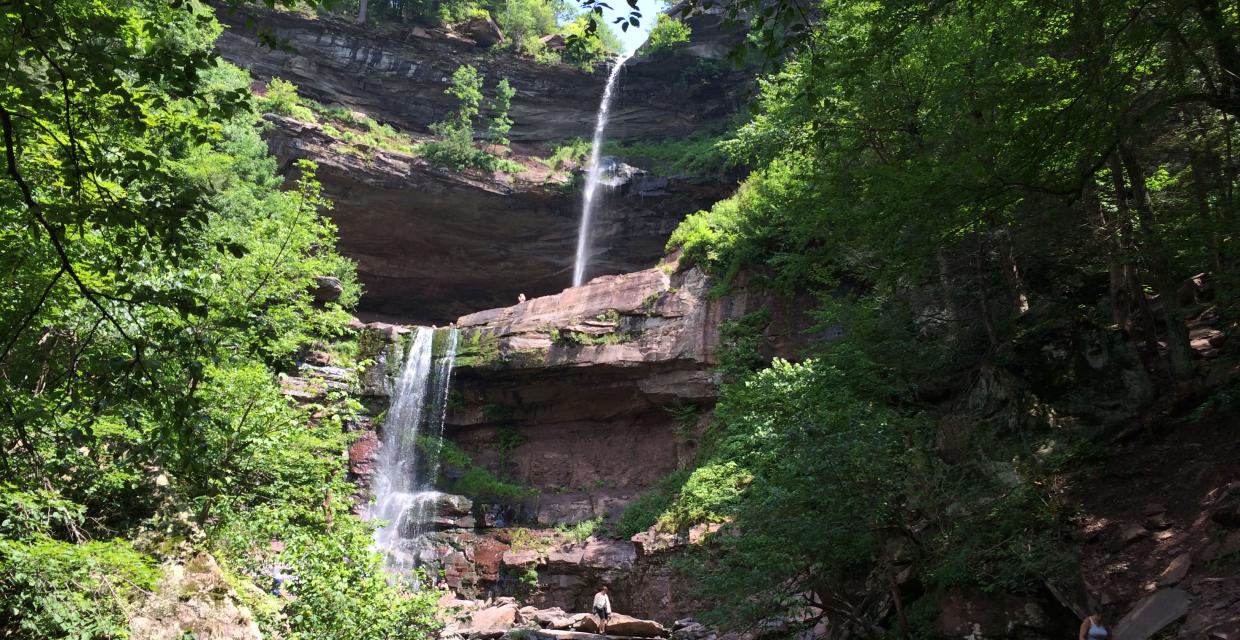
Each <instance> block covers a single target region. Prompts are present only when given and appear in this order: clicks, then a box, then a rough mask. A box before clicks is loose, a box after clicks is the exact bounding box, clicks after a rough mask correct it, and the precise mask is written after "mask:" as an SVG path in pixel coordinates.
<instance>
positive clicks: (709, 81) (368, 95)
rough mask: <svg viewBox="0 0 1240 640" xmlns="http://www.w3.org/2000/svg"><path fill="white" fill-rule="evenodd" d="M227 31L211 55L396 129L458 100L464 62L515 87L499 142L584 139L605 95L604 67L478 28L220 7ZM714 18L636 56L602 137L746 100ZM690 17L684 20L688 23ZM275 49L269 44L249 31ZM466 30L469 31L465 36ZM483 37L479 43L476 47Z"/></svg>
mask: <svg viewBox="0 0 1240 640" xmlns="http://www.w3.org/2000/svg"><path fill="white" fill-rule="evenodd" d="M220 19H221V20H222V21H223V22H224V23H225V24H226V25H227V26H228V28H227V29H226V30H225V31H224V33H223V34H222V35H221V36H220V38H219V40H218V41H217V43H216V47H217V48H218V49H219V51H220V53H221V55H223V56H224V57H225V58H226V59H228V60H230V61H232V62H233V63H235V64H237V65H238V66H241V67H243V68H246V69H249V70H250V73H251V74H253V75H254V77H255V78H257V79H260V80H268V79H270V78H272V77H280V78H284V79H286V80H290V81H292V82H293V83H295V84H297V85H298V86H299V87H300V88H301V89H302V91H303V92H304V93H305V94H306V95H308V96H309V97H311V98H313V99H315V100H317V101H319V102H322V103H324V104H333V105H340V106H343V107H346V108H348V109H351V110H355V111H361V112H364V113H366V114H369V115H370V116H371V117H373V118H375V119H377V120H380V121H382V122H390V123H392V124H394V125H396V126H398V127H399V128H401V129H405V130H411V131H426V130H427V127H428V126H429V125H430V124H431V123H433V122H436V121H439V120H442V119H443V118H444V114H446V113H449V112H450V111H452V110H453V109H455V107H456V103H455V99H454V98H452V97H451V96H448V95H445V94H444V89H445V88H447V87H448V86H449V84H450V82H451V78H452V72H453V71H455V70H456V68H457V67H458V66H460V65H462V64H472V65H473V66H474V67H476V68H477V69H478V70H479V71H480V72H481V73H482V74H483V76H484V77H485V83H484V84H485V90H486V91H487V92H488V93H489V92H490V91H492V90H493V87H494V86H495V84H496V83H498V82H499V81H500V80H501V79H507V80H508V81H509V83H510V84H511V85H512V87H513V89H515V90H516V95H515V96H514V97H513V99H512V108H511V111H510V115H511V116H512V119H513V127H512V131H511V132H510V134H509V137H510V138H512V140H513V141H515V142H545V141H549V140H566V139H568V138H573V137H584V138H589V137H590V132H591V131H592V129H593V126H594V114H595V110H596V109H597V108H598V99H599V96H600V95H601V94H602V91H603V84H604V82H605V80H606V73H605V70H604V66H603V65H599V68H598V69H597V70H596V72H595V73H586V72H583V71H581V70H579V69H577V68H576V67H573V66H570V65H566V64H539V63H536V62H534V61H533V60H532V59H529V58H525V57H522V56H520V55H517V54H515V53H512V52H511V51H488V50H487V46H486V45H487V44H489V43H490V42H491V41H493V40H496V38H495V36H494V34H491V35H486V36H482V35H479V34H484V33H486V32H487V31H488V30H485V29H483V30H478V29H469V30H463V31H466V32H464V33H454V32H452V31H449V30H444V29H431V28H426V27H422V26H415V25H366V26H365V27H360V26H357V25H354V24H352V23H349V22H344V21H339V20H332V19H324V18H319V19H313V18H306V17H303V16H300V15H297V14H293V13H282V12H270V11H261V10H253V9H249V8H241V7H232V8H230V10H228V11H222V12H220ZM717 23H718V20H717V19H715V18H705V19H704V20H703V21H701V22H700V24H695V27H697V28H695V31H694V34H695V36H694V40H695V44H699V45H700V46H698V47H696V48H694V47H690V48H686V49H685V50H683V51H681V52H678V53H676V54H675V55H673V56H670V57H661V58H658V59H657V60H655V61H652V62H650V63H649V64H647V63H646V61H645V59H644V58H641V57H639V58H637V59H635V60H634V61H633V62H632V63H631V66H630V71H629V74H628V76H626V78H625V79H624V80H623V82H624V84H623V85H622V94H621V95H620V96H619V98H618V101H617V103H616V109H614V110H613V111H614V115H613V116H612V125H611V126H610V127H609V129H608V136H609V138H611V139H613V140H617V139H636V138H641V139H659V138H663V137H682V136H684V135H685V134H686V133H687V132H689V131H690V130H692V129H702V128H718V127H719V126H720V125H722V123H723V121H724V120H725V119H726V118H727V117H728V116H730V115H731V114H732V113H734V112H735V111H736V108H737V106H738V105H739V104H740V102H741V100H742V99H743V98H744V97H745V96H746V95H747V91H748V86H749V83H748V82H746V81H744V79H746V78H749V77H751V76H752V73H746V72H743V71H739V70H734V69H732V68H731V67H730V66H728V65H727V64H726V63H721V62H710V63H707V66H708V67H709V68H702V67H701V66H700V65H698V66H695V64H696V61H698V60H717V59H718V58H719V57H721V54H720V50H721V45H720V42H719V41H720V40H721V38H723V39H726V38H728V37H729V36H726V35H720V34H719V33H718V29H717ZM691 24H693V23H691ZM260 32H261V33H265V34H267V35H269V36H273V37H275V38H277V39H279V40H280V41H282V43H284V44H285V45H287V46H286V47H282V48H280V49H274V48H272V47H270V46H267V45H266V44H265V43H264V42H263V41H262V40H261V39H260V38H259V34H260ZM469 32H472V33H473V35H470V33H469ZM479 40H484V41H485V42H479Z"/></svg>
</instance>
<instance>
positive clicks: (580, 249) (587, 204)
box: [573, 53, 633, 287]
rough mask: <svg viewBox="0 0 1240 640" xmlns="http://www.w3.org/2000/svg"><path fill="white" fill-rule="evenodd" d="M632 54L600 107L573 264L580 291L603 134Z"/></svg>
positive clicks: (620, 62) (619, 61) (614, 71)
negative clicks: (621, 76)
mask: <svg viewBox="0 0 1240 640" xmlns="http://www.w3.org/2000/svg"><path fill="white" fill-rule="evenodd" d="M631 55H633V54H632V53H626V54H623V55H621V56H620V57H618V58H616V64H615V66H613V67H612V68H611V73H610V74H608V75H607V87H606V88H605V89H603V100H602V101H601V102H599V105H598V118H597V119H596V120H595V122H594V138H593V139H592V140H591V142H590V167H589V169H588V170H587V171H586V186H585V191H584V193H583V195H582V199H581V226H580V227H578V228H577V259H576V261H574V262H573V286H574V287H580V286H581V285H582V282H583V281H584V280H585V275H586V264H588V263H589V262H590V218H591V217H592V216H593V214H594V198H595V195H596V194H597V193H598V185H599V179H600V177H601V176H602V173H603V171H602V167H600V166H599V156H600V153H601V148H602V146H603V132H604V131H605V130H606V129H607V111H608V110H609V109H610V108H611V96H612V93H614V91H615V88H616V78H618V77H620V68H621V67H623V66H624V63H625V61H627V60H628V59H629V56H631Z"/></svg>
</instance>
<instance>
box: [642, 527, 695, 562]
mask: <svg viewBox="0 0 1240 640" xmlns="http://www.w3.org/2000/svg"><path fill="white" fill-rule="evenodd" d="M630 540H632V541H633V547H634V548H635V549H636V550H637V555H639V556H649V555H653V554H656V553H661V552H664V551H670V550H672V549H675V548H676V547H679V546H683V545H684V544H685V543H686V542H687V540H685V537H684V536H681V535H677V534H675V533H663V532H661V531H659V530H657V529H655V528H654V527H650V528H649V529H647V530H645V531H642V532H641V533H638V534H636V535H634V536H633V537H632V538H630Z"/></svg>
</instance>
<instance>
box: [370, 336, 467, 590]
mask: <svg viewBox="0 0 1240 640" xmlns="http://www.w3.org/2000/svg"><path fill="white" fill-rule="evenodd" d="M434 336H435V332H434V330H432V329H429V328H427V327H418V328H417V330H416V331H415V332H414V336H413V340H412V341H411V342H410V344H409V352H408V353H407V354H406V356H405V362H404V365H403V366H402V367H401V371H400V375H399V377H398V378H397V379H396V387H395V389H394V390H393V392H392V406H391V408H389V409H388V412H387V419H386V420H385V421H384V423H383V446H382V448H381V449H380V450H379V460H378V469H377V473H376V474H375V482H374V487H375V504H374V505H372V506H371V507H370V509H369V511H368V513H367V517H368V518H369V519H378V520H383V521H384V522H385V523H386V524H384V525H383V526H382V527H380V528H378V529H377V530H375V548H376V549H378V550H379V551H380V552H382V553H383V554H384V557H385V562H386V564H387V567H388V568H389V569H391V570H393V571H396V572H403V571H408V570H409V569H412V568H413V566H414V558H413V555H412V554H411V553H410V550H411V549H410V547H411V546H412V545H411V544H410V542H415V543H416V540H417V538H419V537H420V536H421V535H422V534H423V533H424V527H425V523H426V519H427V512H428V510H429V509H430V508H431V505H433V504H434V502H435V500H436V498H438V497H439V493H438V492H437V491H435V490H434V488H433V485H434V482H435V476H436V475H437V474H438V471H439V460H438V456H437V455H434V453H432V455H431V456H430V457H429V459H428V460H425V461H420V460H419V459H418V452H419V446H418V445H419V437H418V436H419V434H421V435H425V436H430V437H432V438H438V437H442V435H443V423H444V419H445V417H446V414H447V408H448V388H449V385H450V384H451V382H452V366H453V364H454V362H455V358H456V343H457V330H456V329H450V330H449V333H448V340H447V343H448V344H447V347H446V349H445V350H444V353H443V355H441V356H440V358H439V361H438V363H437V366H436V362H435V358H434V354H433V352H432V351H433V350H432V344H433V342H434ZM424 440H426V439H424ZM430 441H431V442H433V440H430ZM427 450H428V451H431V452H436V450H437V447H427ZM419 467H420V468H419ZM420 471H422V472H425V476H426V477H425V478H419V472H420Z"/></svg>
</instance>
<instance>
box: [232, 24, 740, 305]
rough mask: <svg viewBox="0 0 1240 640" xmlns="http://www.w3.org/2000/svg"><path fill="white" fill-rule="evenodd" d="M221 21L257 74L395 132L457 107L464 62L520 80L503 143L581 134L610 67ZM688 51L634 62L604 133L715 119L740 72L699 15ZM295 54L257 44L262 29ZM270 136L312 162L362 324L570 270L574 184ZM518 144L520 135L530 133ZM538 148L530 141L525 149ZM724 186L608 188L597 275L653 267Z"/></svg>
mask: <svg viewBox="0 0 1240 640" xmlns="http://www.w3.org/2000/svg"><path fill="white" fill-rule="evenodd" d="M221 18H222V20H224V22H225V23H226V24H228V25H229V28H227V29H226V30H225V32H224V34H223V35H222V36H221V37H220V39H219V41H218V43H217V46H218V48H219V50H220V52H221V54H222V55H223V56H224V57H225V58H227V59H229V60H231V61H233V62H234V63H236V64H238V65H240V66H242V67H245V68H247V69H249V70H250V72H251V73H252V74H253V75H254V76H255V78H257V79H260V80H269V79H270V78H272V77H277V76H278V77H281V78H285V79H288V80H291V81H293V82H294V83H296V84H297V85H298V86H299V87H300V89H301V91H302V93H303V94H305V95H306V96H308V97H310V98H312V99H314V100H316V101H319V102H321V103H324V104H329V105H339V106H344V107H347V108H349V109H352V110H356V111H360V112H364V113H366V114H368V115H369V116H371V117H372V118H374V119H376V120H378V121H381V122H387V123H390V124H393V125H395V126H396V127H397V128H398V129H401V130H404V131H414V132H416V131H426V130H427V127H428V125H430V124H431V123H433V122H436V121H438V120H441V119H443V117H444V116H445V114H447V113H448V112H449V111H451V110H453V109H454V108H455V106H456V105H455V99H454V98H452V97H451V96H448V95H445V94H444V88H445V87H447V86H448V84H449V82H450V78H451V76H452V72H453V71H454V70H455V69H456V68H457V66H459V65H461V64H474V65H475V66H476V67H477V68H478V69H479V70H480V71H481V72H482V73H483V74H485V75H486V87H487V90H488V91H489V90H490V88H491V87H493V86H494V85H495V83H496V82H498V81H499V79H500V78H507V79H508V80H509V82H510V83H511V84H512V86H513V87H514V88H515V89H516V91H517V93H516V96H515V97H514V98H513V101H512V109H511V112H510V113H511V116H512V118H513V120H514V122H515V124H514V125H513V129H512V132H511V138H512V139H513V140H514V142H519V143H544V142H549V141H556V140H565V139H568V138H572V137H578V136H581V137H587V138H588V137H589V134H590V131H591V130H592V128H593V126H594V118H595V112H596V110H597V108H598V100H599V96H600V94H601V92H602V89H603V83H604V80H605V75H606V74H605V73H594V74H588V73H584V72H582V71H580V70H578V69H576V68H574V67H571V66H568V65H562V64H556V65H540V64H536V63H534V62H533V61H532V60H529V59H525V58H522V57H519V56H517V55H515V54H513V53H511V52H507V51H502V52H495V51H488V50H487V49H485V48H484V47H482V46H481V45H479V44H478V43H477V42H475V41H473V40H470V39H469V38H468V37H466V36H463V35H459V34H456V33H453V32H449V31H445V30H434V29H426V28H423V27H411V26H410V27H394V26H375V25H371V26H367V27H366V28H365V29H362V28H358V27H356V26H355V25H352V24H347V23H342V22H336V21H330V20H315V19H308V18H304V17H301V16H298V15H294V14H288V13H278V12H262V11H259V12H250V11H248V10H243V9H234V10H232V11H221ZM695 20H698V21H699V22H700V21H702V20H704V21H705V22H701V24H699V22H694V23H693V24H694V25H695V28H698V29H699V31H698V32H695V33H697V34H698V35H696V36H695V37H696V38H697V39H699V40H701V42H697V41H695V43H693V46H689V47H685V48H684V49H683V50H682V51H679V52H676V53H672V54H666V55H662V56H658V57H656V58H653V59H647V58H643V57H640V56H639V57H638V58H635V59H634V60H633V61H632V62H630V64H629V67H630V68H629V69H628V70H627V71H626V74H627V75H626V76H625V80H624V81H623V84H622V85H621V86H622V91H621V94H620V95H619V96H618V98H617V100H616V103H615V106H614V108H613V114H614V115H613V117H612V124H611V126H610V127H609V128H608V138H609V139H613V140H614V139H633V138H644V139H660V138H663V137H679V136H684V135H687V134H689V133H691V132H693V131H697V130H703V129H706V130H713V129H717V128H719V127H720V126H722V123H723V121H724V119H726V118H727V117H728V116H729V115H730V114H732V113H733V112H734V111H735V110H736V107H737V105H738V103H739V101H740V99H741V96H742V94H743V93H744V92H745V91H746V89H745V88H744V87H747V86H748V83H747V82H745V81H743V80H742V79H743V78H744V77H745V74H744V73H743V72H740V71H736V70H731V69H730V67H727V66H726V65H725V64H723V63H720V62H718V61H717V60H715V58H717V57H718V56H719V53H720V51H721V48H720V47H721V46H722V45H720V44H719V38H720V37H721V36H719V32H718V29H717V28H716V27H714V26H712V23H711V22H710V19H709V17H703V18H700V19H695ZM260 30H262V31H263V32H265V33H267V34H269V35H272V36H274V37H276V38H279V39H282V40H283V41H284V42H285V43H287V44H288V45H289V47H291V50H290V51H284V50H276V49H272V48H270V47H267V46H265V45H263V44H262V43H261V42H260V40H259V36H258V33H259V32H260ZM271 119H272V121H273V122H274V123H275V124H276V126H275V127H274V128H273V129H272V130H271V132H270V133H269V135H268V140H269V142H270V145H271V148H272V150H273V152H274V153H275V154H276V155H277V156H278V157H279V158H280V159H281V161H282V162H283V164H284V166H285V168H286V169H287V168H288V167H289V166H290V163H291V161H292V160H295V159H302V158H305V159H311V160H315V161H316V162H318V164H319V167H320V171H319V178H320V180H321V181H322V182H323V185H324V191H325V194H326V195H327V196H328V197H329V198H330V199H331V200H332V201H333V202H334V203H335V208H334V209H333V211H332V212H331V214H330V215H331V216H332V218H333V219H334V220H335V222H336V224H337V226H338V227H339V229H340V242H339V249H340V251H341V252H342V253H344V254H345V255H347V256H349V257H351V258H354V259H355V260H357V261H358V266H359V276H360V278H361V281H362V283H363V285H364V286H365V288H366V295H365V296H364V297H363V299H362V302H361V307H360V310H361V312H362V313H363V314H364V315H368V316H369V317H370V318H372V319H390V320H395V321H400V322H415V323H426V324H444V323H447V322H449V321H451V320H452V319H453V318H455V317H457V316H459V315H461V314H463V313H468V312H470V311H474V310H477V309H485V308H490V307H497V306H502V305H506V304H510V303H511V302H513V301H515V300H516V298H517V295H518V294H520V293H525V294H527V295H529V296H531V297H532V296H540V295H546V294H550V293H554V292H556V291H559V290H560V289H562V288H563V287H565V286H567V285H568V283H569V282H570V281H571V274H572V261H573V256H574V253H575V246H576V234H577V218H578V214H579V211H578V210H579V207H580V194H579V193H577V192H576V191H575V189H574V188H573V187H572V184H571V181H570V183H568V184H565V183H564V182H562V181H560V182H556V181H552V182H546V181H540V180H536V179H529V178H523V177H521V176H503V175H499V174H497V175H495V176H476V175H475V176H466V175H461V174H456V173H451V172H445V171H440V170H436V169H433V168H431V167H430V166H428V165H427V164H426V162H424V161H423V160H421V159H419V158H415V157H412V156H407V155H402V154H399V153H389V152H385V151H382V150H378V149H369V150H365V151H366V152H367V156H366V157H361V156H359V155H357V154H355V153H353V154H351V153H344V152H342V151H341V150H340V149H339V146H338V145H336V144H335V143H334V141H333V140H332V139H331V138H330V137H329V136H327V135H325V134H324V133H323V131H322V129H321V128H318V127H316V126H314V125H306V124H302V123H297V122H294V121H291V120H287V119H283V118H278V117H272V118H271ZM527 146H529V145H528V144H527ZM531 148H533V147H531ZM733 186H734V185H732V184H728V183H725V182H719V181H715V180H699V179H693V178H689V177H684V176H681V177H671V178H661V177H657V176H645V175H639V176H637V177H636V178H634V179H633V180H630V181H629V182H628V183H626V184H624V185H622V186H621V187H619V188H617V189H615V190H613V191H611V192H610V193H607V194H605V195H604V199H605V200H604V205H603V206H602V207H600V208H599V215H598V219H597V220H596V223H595V229H594V233H593V243H592V244H593V246H594V247H596V248H597V249H596V251H595V252H594V254H593V256H592V259H591V263H590V271H589V273H591V274H602V273H624V272H629V271H634V270H638V269H643V268H646V267H649V266H650V265H652V264H654V262H655V261H657V259H658V258H659V256H660V255H662V252H663V244H664V242H665V241H666V239H667V237H668V235H669V234H670V233H671V231H672V230H673V229H674V228H675V227H676V225H677V224H678V223H679V221H680V220H681V219H683V217H684V216H685V215H687V214H689V213H692V212H694V211H697V210H698V209H702V208H706V207H709V206H710V205H711V204H713V203H714V202H716V201H718V200H719V199H721V198H723V197H726V196H727V195H729V193H730V192H731V190H732V188H733Z"/></svg>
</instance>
